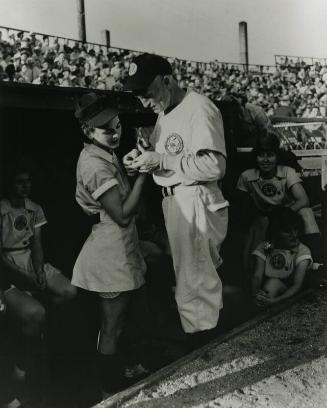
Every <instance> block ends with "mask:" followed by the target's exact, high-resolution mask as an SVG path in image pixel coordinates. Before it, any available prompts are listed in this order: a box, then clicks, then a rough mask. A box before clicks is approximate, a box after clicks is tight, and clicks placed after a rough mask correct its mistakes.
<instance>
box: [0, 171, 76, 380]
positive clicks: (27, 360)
mask: <svg viewBox="0 0 327 408" xmlns="http://www.w3.org/2000/svg"><path fill="white" fill-rule="evenodd" d="M30 192H31V173H30V171H29V170H28V169H26V168H24V167H20V166H17V167H15V168H14V169H13V170H12V172H11V174H10V177H9V184H8V191H7V195H6V198H3V199H2V200H1V201H0V226H1V230H0V233H1V239H0V266H1V271H2V274H3V276H4V279H5V284H6V290H5V292H4V298H5V301H6V304H7V309H8V313H9V316H10V320H11V321H13V323H15V325H17V326H18V328H19V333H18V336H19V339H20V340H21V341H22V342H21V343H20V345H19V347H18V350H17V366H18V367H19V369H18V368H17V370H19V371H20V372H21V375H24V370H25V369H27V370H29V369H31V368H32V364H33V363H34V362H33V361H32V360H33V358H35V356H37V355H39V354H40V351H41V350H40V342H41V335H42V332H43V324H44V319H45V308H44V306H43V305H42V303H41V302H40V300H39V299H40V298H46V299H48V300H49V301H51V302H52V304H53V305H55V306H56V307H58V306H60V305H64V304H65V303H66V302H67V301H70V300H71V299H73V298H74V296H75V294H76V288H74V287H73V286H72V285H71V284H70V282H69V280H68V279H67V278H66V277H65V276H64V275H63V274H62V273H61V272H60V271H59V270H58V269H56V268H55V267H53V266H52V265H50V264H49V263H46V262H45V260H44V254H43V247H42V235H41V227H42V226H43V225H44V224H46V223H47V220H46V218H45V216H44V213H43V210H42V208H41V207H40V206H39V205H38V204H36V203H35V202H33V201H32V200H31V199H30V198H29V195H30ZM19 356H20V357H21V358H20V357H19ZM21 370H23V371H21Z"/></svg>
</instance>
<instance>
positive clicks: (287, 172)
mask: <svg viewBox="0 0 327 408" xmlns="http://www.w3.org/2000/svg"><path fill="white" fill-rule="evenodd" d="M296 183H301V179H300V177H299V176H298V175H297V173H296V172H295V170H294V169H293V168H292V167H288V166H277V171H276V175H275V176H274V177H273V178H271V179H263V178H261V177H260V171H259V169H256V168H254V169H249V170H245V171H244V172H243V173H242V174H241V176H240V178H239V179H238V182H237V186H236V188H237V189H238V190H241V191H245V192H246V193H248V194H250V196H251V198H252V200H253V202H254V204H255V205H256V207H257V208H258V209H259V210H260V211H262V212H267V211H269V210H271V208H272V207H273V206H276V205H283V206H290V205H291V204H292V203H293V201H294V200H293V198H292V195H291V194H290V188H291V187H292V186H293V185H294V184H296Z"/></svg>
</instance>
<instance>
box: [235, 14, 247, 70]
mask: <svg viewBox="0 0 327 408" xmlns="http://www.w3.org/2000/svg"><path fill="white" fill-rule="evenodd" d="M238 32H239V47H240V63H241V64H244V65H245V69H246V71H248V66H249V50H248V28H247V23H246V22H245V21H241V22H240V23H239V24H238Z"/></svg>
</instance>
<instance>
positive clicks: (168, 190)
mask: <svg viewBox="0 0 327 408" xmlns="http://www.w3.org/2000/svg"><path fill="white" fill-rule="evenodd" d="M180 185H181V184H180V183H179V184H174V185H173V186H167V187H162V189H161V192H162V196H163V197H169V196H173V195H174V194H175V189H176V187H177V186H180Z"/></svg>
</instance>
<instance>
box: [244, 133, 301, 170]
mask: <svg viewBox="0 0 327 408" xmlns="http://www.w3.org/2000/svg"><path fill="white" fill-rule="evenodd" d="M264 152H274V153H276V156H277V164H279V165H284V166H289V167H292V168H293V169H294V170H295V171H300V170H301V166H300V165H299V163H298V162H297V158H296V156H295V154H294V153H293V152H291V151H290V150H283V149H282V148H281V144H280V138H279V135H278V132H277V131H276V130H275V129H273V128H268V129H267V130H265V131H263V132H261V133H260V134H259V135H258V137H257V141H256V144H255V147H254V149H253V150H252V158H251V163H252V167H257V157H258V154H260V153H264Z"/></svg>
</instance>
